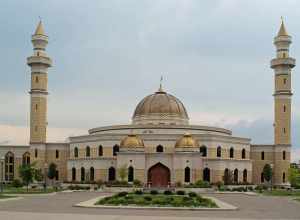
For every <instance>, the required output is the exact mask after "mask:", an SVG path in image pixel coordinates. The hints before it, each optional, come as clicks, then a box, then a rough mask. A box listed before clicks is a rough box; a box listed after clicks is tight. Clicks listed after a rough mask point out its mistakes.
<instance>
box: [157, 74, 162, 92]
mask: <svg viewBox="0 0 300 220" xmlns="http://www.w3.org/2000/svg"><path fill="white" fill-rule="evenodd" d="M162 81H163V76H161V77H160V83H159V89H158V92H163V89H162Z"/></svg>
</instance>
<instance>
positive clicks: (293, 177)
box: [289, 168, 300, 187]
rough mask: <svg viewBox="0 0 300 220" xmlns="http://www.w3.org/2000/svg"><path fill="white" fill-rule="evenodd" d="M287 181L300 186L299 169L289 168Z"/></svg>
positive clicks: (294, 185)
mask: <svg viewBox="0 0 300 220" xmlns="http://www.w3.org/2000/svg"><path fill="white" fill-rule="evenodd" d="M289 182H290V183H291V186H292V187H299V186H300V171H299V169H297V168H290V169H289Z"/></svg>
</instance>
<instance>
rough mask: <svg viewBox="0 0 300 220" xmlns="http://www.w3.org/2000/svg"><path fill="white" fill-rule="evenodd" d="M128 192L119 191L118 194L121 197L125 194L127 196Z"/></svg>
mask: <svg viewBox="0 0 300 220" xmlns="http://www.w3.org/2000/svg"><path fill="white" fill-rule="evenodd" d="M127 194H128V192H119V193H118V196H119V197H124V196H127Z"/></svg>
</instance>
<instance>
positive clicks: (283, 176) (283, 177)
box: [282, 172, 285, 183]
mask: <svg viewBox="0 0 300 220" xmlns="http://www.w3.org/2000/svg"><path fill="white" fill-rule="evenodd" d="M282 182H283V183H285V172H283V173H282Z"/></svg>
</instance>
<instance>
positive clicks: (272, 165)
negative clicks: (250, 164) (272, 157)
mask: <svg viewBox="0 0 300 220" xmlns="http://www.w3.org/2000/svg"><path fill="white" fill-rule="evenodd" d="M270 167H271V191H272V190H273V167H274V164H272V163H271V164H270Z"/></svg>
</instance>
